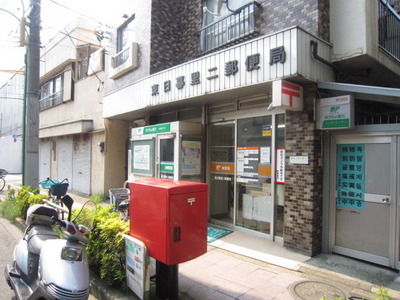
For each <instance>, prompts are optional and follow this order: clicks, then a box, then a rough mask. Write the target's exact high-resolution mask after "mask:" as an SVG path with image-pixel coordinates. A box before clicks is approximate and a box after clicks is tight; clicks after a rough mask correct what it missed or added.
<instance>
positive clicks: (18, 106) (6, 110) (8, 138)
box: [0, 70, 25, 173]
mask: <svg viewBox="0 0 400 300" xmlns="http://www.w3.org/2000/svg"><path fill="white" fill-rule="evenodd" d="M16 73H17V74H15V75H13V76H12V77H11V78H10V80H9V81H8V82H6V83H5V84H4V85H3V86H2V87H0V168H1V169H5V170H7V171H8V172H9V173H21V172H22V134H23V114H22V112H23V106H24V81H25V76H24V75H21V74H19V73H23V71H22V70H21V71H16Z"/></svg>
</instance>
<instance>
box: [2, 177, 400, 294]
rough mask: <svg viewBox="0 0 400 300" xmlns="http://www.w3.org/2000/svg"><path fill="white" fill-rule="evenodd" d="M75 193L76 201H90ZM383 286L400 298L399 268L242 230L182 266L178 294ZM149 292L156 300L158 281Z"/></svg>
mask: <svg viewBox="0 0 400 300" xmlns="http://www.w3.org/2000/svg"><path fill="white" fill-rule="evenodd" d="M7 176H10V175H7ZM16 184H18V183H16ZM3 193H4V192H3ZM72 196H73V198H74V199H75V200H76V201H77V202H82V201H85V200H86V198H85V197H81V196H78V195H72ZM91 281H92V289H91V293H92V294H93V295H94V296H95V297H97V298H98V299H99V300H103V299H107V300H109V299H137V298H136V297H135V295H134V294H133V293H131V292H128V293H126V294H124V293H122V292H120V291H115V290H112V289H110V288H108V287H105V286H104V285H103V284H102V282H101V281H100V280H99V279H98V278H97V277H96V276H93V278H92V280H91ZM380 287H385V288H387V289H388V291H389V293H390V295H391V296H392V298H393V299H400V277H399V273H398V271H395V270H391V269H387V268H384V267H380V266H376V265H372V264H368V263H365V262H361V261H358V260H354V259H350V258H347V257H343V256H339V255H335V254H321V255H318V256H316V257H313V258H310V257H307V256H304V255H301V254H298V253H295V252H292V251H289V250H287V249H285V248H283V247H282V246H281V245H279V244H277V243H273V242H270V241H267V240H264V239H260V238H255V237H251V236H248V235H245V234H243V233H241V232H233V233H231V234H229V235H227V236H225V237H223V238H221V239H218V240H216V241H214V242H213V243H211V244H209V246H208V252H207V253H206V254H204V255H202V256H201V257H199V258H196V259H193V260H191V261H189V262H186V263H182V264H180V265H179V298H180V299H183V300H186V299H191V300H203V299H210V300H211V299H213V300H224V299H241V300H243V299H256V300H257V299H259V300H261V299H262V300H268V299H275V300H286V299H288V300H290V299H295V300H303V299H304V300H314V299H315V300H320V299H321V297H323V296H326V297H327V299H335V297H341V298H342V299H346V298H347V297H349V296H362V297H365V298H367V299H370V298H371V296H372V295H373V294H374V293H376V292H377V291H378V289H379V288H380ZM151 295H153V296H152V299H156V298H155V296H154V285H152V292H151Z"/></svg>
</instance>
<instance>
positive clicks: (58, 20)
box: [0, 0, 143, 87]
mask: <svg viewBox="0 0 400 300" xmlns="http://www.w3.org/2000/svg"><path fill="white" fill-rule="evenodd" d="M127 1H134V0H113V1H110V0H41V26H42V30H41V42H42V45H45V44H46V43H47V42H48V41H49V39H50V38H51V37H54V36H55V35H56V34H57V33H58V32H59V31H61V30H62V29H63V28H65V26H66V25H67V24H69V23H70V22H72V21H73V20H74V18H76V17H77V16H79V15H83V16H86V17H89V18H92V19H95V20H98V21H99V22H100V23H102V24H109V23H110V22H112V19H113V18H116V17H121V16H122V14H123V13H124V12H123V8H124V7H126V5H124V2H127ZM139 1H140V0H139ZM142 1H143V0H142ZM30 2H31V0H0V87H1V86H2V85H3V84H4V83H5V82H7V81H8V79H9V78H11V76H13V74H10V73H7V72H4V70H20V69H21V68H23V67H24V54H25V51H26V50H25V47H19V21H18V19H20V18H21V17H22V16H23V15H24V11H25V17H26V16H27V12H28V10H29V4H30ZM110 5H112V7H110Z"/></svg>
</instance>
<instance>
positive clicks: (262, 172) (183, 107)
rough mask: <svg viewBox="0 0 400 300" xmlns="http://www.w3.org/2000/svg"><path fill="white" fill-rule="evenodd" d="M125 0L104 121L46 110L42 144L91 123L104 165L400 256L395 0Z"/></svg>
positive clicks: (305, 248)
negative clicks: (204, 187) (177, 182)
mask: <svg viewBox="0 0 400 300" xmlns="http://www.w3.org/2000/svg"><path fill="white" fill-rule="evenodd" d="M130 5H131V6H126V7H125V10H126V12H125V13H124V16H123V17H122V18H121V20H120V21H119V22H118V20H116V23H115V24H113V26H111V27H109V28H106V29H104V30H103V31H102V32H101V34H100V38H102V45H103V46H104V53H105V70H104V72H101V73H97V74H98V76H99V77H100V78H101V80H100V81H104V88H103V98H102V113H103V117H104V119H105V121H104V122H105V123H104V124H107V123H109V124H110V126H109V129H110V131H108V129H107V127H106V126H104V129H100V128H101V126H99V129H93V128H92V129H90V130H88V133H87V132H86V131H85V130H83V129H79V130H76V131H74V132H66V134H63V135H56V134H55V133H54V132H58V130H52V128H54V127H53V125H52V126H49V125H46V124H50V123H49V122H46V121H45V119H46V118H45V117H44V121H42V120H41V132H42V133H43V135H42V134H41V138H42V139H43V148H41V153H42V151H43V149H48V150H45V151H47V153H49V155H54V154H55V153H56V151H60V149H62V144H63V140H64V139H65V140H68V139H69V140H68V141H69V142H68V143H69V145H74V147H72V149H76V147H75V145H81V144H83V143H84V141H85V137H86V136H87V135H86V134H89V135H91V139H90V140H92V143H91V149H92V154H96V155H98V154H99V153H98V152H99V151H98V150H99V149H98V147H97V146H96V143H97V142H98V141H105V145H106V147H105V149H107V151H108V153H110V154H114V155H115V156H114V157H110V158H109V159H107V157H105V160H104V164H105V165H106V164H110V165H111V164H114V163H115V164H116V166H115V167H114V168H112V172H111V173H112V174H113V176H115V177H116V178H122V177H123V178H125V179H130V180H132V179H137V178H147V177H161V178H170V179H182V180H197V181H203V182H206V183H208V184H209V221H210V222H211V223H214V224H219V225H223V226H226V227H229V228H232V229H233V230H235V231H241V232H243V233H245V234H248V235H251V236H258V237H260V238H263V239H266V240H271V241H275V242H276V243H279V244H282V245H283V246H284V247H286V248H289V249H293V250H295V251H298V252H301V253H304V254H306V255H310V256H312V255H315V254H318V253H321V252H326V253H332V252H335V253H340V254H344V255H348V256H351V257H356V258H359V259H364V260H366V261H371V262H374V263H378V264H381V265H384V266H388V267H391V268H397V269H399V268H400V235H399V232H398V230H397V229H396V228H398V227H399V226H398V225H399V224H400V211H399V208H398V207H399V206H398V201H399V196H400V191H399V189H398V188H397V187H398V186H400V178H399V173H400V172H399V169H398V168H399V167H398V165H399V164H398V160H399V156H400V150H399V149H400V140H399V134H400V127H399V122H400V119H399V117H400V109H399V101H400V94H399V90H398V89H399V87H400V80H399V79H400V45H399V43H400V35H399V32H400V18H399V15H398V13H397V12H396V9H397V8H398V1H394V0H393V1H384V0H360V1H346V0H331V1H329V0H303V1H277V0H259V1H247V0H223V1H221V0H206V1H201V0H193V1H183V0H177V1H162V0H152V1H145V2H141V3H140V5H139V4H137V3H136V2H133V3H131V4H130ZM74 53H75V54H76V52H74ZM48 69H50V68H48ZM63 70H64V73H63V74H64V76H65V74H66V73H68V72H66V71H67V70H68V69H65V68H64V69H63ZM70 73H72V72H70ZM52 74H54V75H56V74H57V72H54V73H52ZM52 78H55V77H54V76H53V77H52ZM85 80H91V81H92V84H91V85H89V86H91V87H93V86H95V87H96V88H97V87H98V86H99V85H98V84H99V82H100V81H98V79H97V78H95V77H93V76H92V77H91V78H89V79H88V78H86V79H85ZM43 82H45V81H43ZM71 82H72V81H71ZM79 84H80V82H74V86H75V89H74V91H75V93H74V94H73V96H74V97H76V98H75V100H74V103H77V101H78V98H79V97H82V96H81V95H80V94H79V93H78V92H77V91H78V86H79ZM84 84H85V86H87V85H86V83H84V82H82V86H83V85H84ZM64 86H65V84H64ZM82 89H84V88H82ZM85 91H86V92H88V88H86V89H85ZM81 92H83V91H81ZM64 94H65V92H64ZM94 94H96V91H94ZM71 96H72V95H71ZM83 98H84V99H88V98H87V97H83ZM83 98H82V99H83ZM93 99H97V98H95V97H93ZM67 100H68V98H67V97H66V98H65V99H64V100H63V102H68V101H67ZM96 101H97V100H96ZM71 103H72V101H70V103H65V107H67V105H72V104H71ZM61 107H63V106H61ZM96 107H97V104H93V109H94V108H96ZM54 109H56V108H54ZM52 110H53V109H52ZM99 110H100V108H99ZM43 113H46V112H45V111H43V112H41V118H42V114H43ZM60 115H62V116H64V117H65V116H66V115H67V112H66V111H65V112H64V111H63V112H60ZM50 118H51V116H50V115H49V116H48V117H47V119H50ZM67 120H68V119H67V118H65V119H64V120H63V121H60V123H61V124H62V125H60V127H64V126H66V124H68V127H70V123H71V122H68V121H67ZM74 120H75V123H78V124H80V125H84V124H86V121H85V120H86V119H84V118H83V117H80V118H78V119H74ZM99 122H100V121H99ZM93 124H95V122H94V121H93ZM114 124H116V125H115V126H114ZM83 127H84V126H80V127H79V128H83ZM95 127H96V126H94V128H95ZM65 128H67V127H65ZM46 132H53V133H49V134H47V133H46ZM67 133H68V134H67ZM104 135H105V136H104ZM54 138H56V139H57V146H56V147H55V149H56V150H54V143H53V139H54ZM109 139H113V140H112V143H110V142H109ZM129 139H130V141H129V143H127V141H128V140H129ZM59 140H60V141H59ZM93 141H95V142H94V143H93ZM66 143H67V142H66ZM110 144H112V145H113V147H115V149H122V152H123V153H124V154H121V155H119V156H118V155H116V153H121V152H118V151H117V150H112V149H110V148H109V147H108V146H109V145H110ZM46 147H47V148H46ZM70 147H71V146H70ZM95 152H96V153H95ZM43 153H44V152H43ZM57 153H58V152H57ZM106 154H107V152H106ZM60 155H62V154H58V158H57V159H59V160H62V156H60ZM78 156H79V155H78ZM41 157H42V155H41ZM114 159H115V161H114ZM94 161H95V160H92V162H90V163H89V164H90V165H94ZM92 168H93V167H92ZM61 169H62V168H61ZM58 170H60V168H58ZM99 173H100V174H101V172H99ZM97 175H98V174H97V172H95V171H92V178H93V179H94V178H97ZM58 177H60V176H58ZM61 177H63V176H61ZM95 180H96V181H97V180H98V179H95ZM99 181H100V180H99ZM114 187H121V185H117V186H114Z"/></svg>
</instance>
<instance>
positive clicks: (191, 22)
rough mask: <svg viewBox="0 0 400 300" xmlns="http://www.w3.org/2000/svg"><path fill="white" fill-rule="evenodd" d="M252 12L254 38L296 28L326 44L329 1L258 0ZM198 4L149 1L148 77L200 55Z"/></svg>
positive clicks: (194, 1)
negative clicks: (255, 33)
mask: <svg viewBox="0 0 400 300" xmlns="http://www.w3.org/2000/svg"><path fill="white" fill-rule="evenodd" d="M258 3H259V4H260V7H259V8H258V9H257V11H256V31H257V32H258V36H260V35H266V34H272V33H274V32H277V31H280V30H283V29H286V28H289V27H292V26H300V27H302V28H304V29H306V30H307V31H309V32H310V33H312V34H315V35H317V36H319V37H321V38H323V39H325V40H327V41H328V40H329V22H328V20H329V0H303V1H298V0H289V1H281V0H259V1H258ZM202 7H203V1H201V0H191V1H185V0H175V1H163V0H153V1H152V13H151V15H152V20H151V24H152V25H151V26H152V29H151V71H150V72H151V73H155V72H158V71H161V70H163V69H165V68H169V67H172V66H174V65H177V64H180V63H183V62H186V61H190V60H192V59H194V58H196V57H199V56H201V55H202V53H201V52H200V46H199V45H200V29H201V23H202V14H203V10H202Z"/></svg>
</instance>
